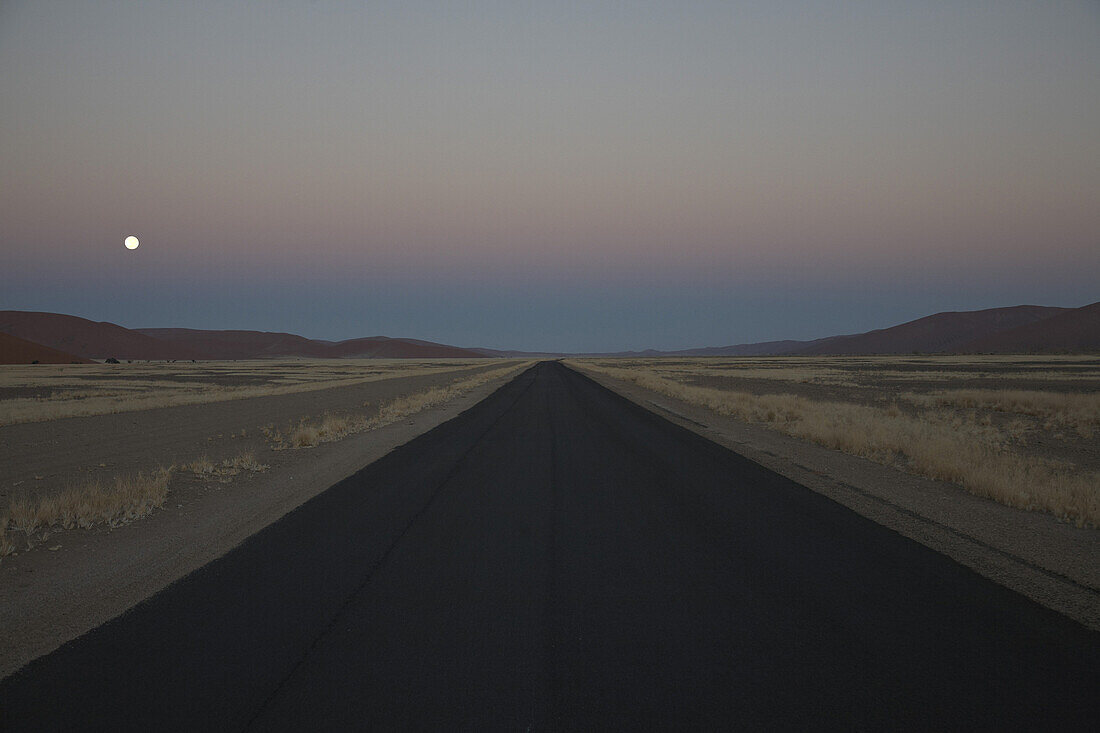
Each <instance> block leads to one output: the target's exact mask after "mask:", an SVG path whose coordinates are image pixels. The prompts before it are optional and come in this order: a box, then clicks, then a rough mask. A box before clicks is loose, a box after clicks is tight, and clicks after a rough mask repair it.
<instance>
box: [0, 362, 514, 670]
mask: <svg viewBox="0 0 1100 733" xmlns="http://www.w3.org/2000/svg"><path fill="white" fill-rule="evenodd" d="M500 366H501V365H500V364H493V365H489V366H488V367H486V369H491V368H494V367H496V368H499V367H500ZM479 371H482V370H480V369H479V370H469V369H464V370H461V371H456V372H449V373H444V374H433V375H421V376H413V377H404V378H394V379H388V380H385V381H380V382H370V383H366V384H361V385H355V386H352V387H339V388H334V389H327V390H318V391H313V392H308V393H299V394H290V395H279V396H271V397H257V398H249V399H242V400H233V401H230V402H218V403H210V404H204V405H191V406H181V407H172V408H162V409H157V410H145V411H141V412H133V413H122V414H116V415H102V416H96V417H88V418H69V419H65V420H54V421H50V422H46V423H28V424H22V425H12V426H7V427H4V428H0V466H2V467H3V471H2V475H0V485H2V486H3V489H0V490H2V491H3V495H0V501H9V500H10V499H11V498H13V497H14V496H18V495H21V494H23V493H31V494H38V493H43V492H48V491H49V490H54V489H56V488H58V487H63V486H64V485H65V484H66V483H67V482H71V481H73V480H77V479H82V478H84V479H86V478H104V479H107V478H109V477H111V476H115V475H121V474H125V473H127V472H134V471H139V470H141V471H144V470H150V469H154V468H156V467H157V466H168V465H171V464H173V463H180V462H182V461H187V460H193V459H194V458H196V457H198V456H201V455H205V456H208V457H210V458H211V459H213V460H215V461H217V460H221V459H223V458H228V457H232V456H234V455H239V454H241V453H242V452H245V451H252V452H254V453H255V455H256V458H257V459H258V461H259V462H260V463H262V464H265V465H267V466H268V467H269V468H268V470H266V471H264V472H262V473H255V474H253V473H248V472H245V473H242V474H240V475H238V476H235V477H233V478H232V480H231V481H229V482H226V483H222V482H219V481H216V480H203V479H200V478H197V477H194V476H188V475H184V474H174V475H173V477H172V480H171V483H170V485H169V492H170V493H169V496H168V502H167V504H166V506H165V508H164V509H162V510H158V511H156V512H154V513H153V514H152V515H151V516H149V517H147V518H145V519H142V520H140V521H137V522H134V523H132V524H128V525H124V526H122V527H118V528H115V529H108V528H98V529H94V530H81V529H74V530H67V531H56V532H52V533H51V534H50V536H49V537H48V538H47V539H46V540H45V541H42V542H38V543H37V544H36V546H35V548H34V549H33V550H31V551H29V552H26V551H24V552H19V553H18V554H17V555H14V556H9V557H7V558H4V559H3V561H2V562H0V628H2V629H3V630H4V633H3V634H0V677H3V676H5V675H7V674H10V673H11V672H13V671H15V670H16V669H18V668H19V667H21V666H22V665H23V664H25V663H26V662H28V661H30V660H31V659H34V658H36V657H39V656H41V655H43V654H46V653H48V652H50V651H52V650H53V649H55V648H57V647H58V646H60V645H61V644H63V643H64V642H66V641H68V640H70V639H73V638H76V637H77V636H80V635H81V634H83V633H85V632H86V631H88V630H89V629H92V628H94V627H96V626H98V625H100V624H102V623H104V622H105V621H107V620H109V619H111V618H114V617H116V616H118V615H119V614H121V613H123V612H125V611H126V610H127V609H129V608H131V607H132V606H134V605H135V604H136V603H138V602H140V601H141V600H143V599H145V598H147V597H149V596H150V595H152V594H153V593H155V592H157V591H158V590H160V589H162V588H164V587H166V586H167V585H169V584H171V583H172V582H174V581H176V580H178V579H179V578H182V577H183V576H185V575H187V574H188V573H190V572H191V571H193V570H195V569H196V568H199V567H201V566H203V565H205V564H206V563H208V562H210V561H211V560H213V559H215V558H217V557H220V556H221V555H223V554H224V553H225V552H227V551H228V550H230V549H231V548H233V547H234V546H236V545H237V544H239V543H240V542H241V541H243V540H244V539H245V538H247V537H249V536H250V535H252V534H254V533H255V532H256V531H258V530H260V529H262V528H263V527H265V526H267V525H268V524H270V523H272V522H274V521H275V520H277V519H278V518H280V517H281V516H283V515H284V514H286V513H287V512H288V511H290V510H292V509H294V508H295V507H297V506H299V505H300V504H302V503H303V502H305V501H306V500H308V499H310V498H312V497H313V496H315V495H317V494H318V493H320V492H322V491H324V490H325V489H327V488H329V487H330V486H332V485H334V484H335V483H337V482H339V481H340V480H342V479H344V478H346V477H347V476H350V475H351V474H353V473H355V472H356V471H358V470H359V469H361V468H363V467H364V466H366V465H368V464H370V463H372V462H373V461H375V460H377V459H378V458H380V457H381V456H383V455H385V454H386V453H388V452H389V451H391V450H392V449H394V448H396V447H397V446H400V445H403V444H404V443H406V442H408V441H409V440H412V439H413V438H415V437H416V436H418V435H420V434H422V433H424V432H426V431H428V430H431V429H432V428H434V427H435V426H437V425H439V424H441V423H443V422H445V421H447V420H449V419H451V418H453V417H454V416H456V415H458V414H459V413H460V412H462V411H464V410H465V409H467V408H468V407H470V406H472V405H474V404H476V403H477V402H478V401H480V400H481V399H483V398H484V397H486V396H487V395H489V394H490V393H492V392H493V391H494V390H495V389H497V388H498V387H500V386H501V385H502V384H503V383H505V382H506V381H508V380H509V379H511V378H513V377H514V376H515V374H514V373H513V374H511V375H508V376H502V377H499V378H496V379H494V380H493V381H491V382H488V383H486V384H483V385H481V386H479V387H476V388H474V389H473V390H471V391H469V392H467V393H465V394H463V395H460V396H459V397H457V398H455V399H453V400H451V401H450V402H448V403H447V404H445V405H442V406H440V407H437V408H430V409H427V410H423V411H421V412H418V413H415V414H413V415H411V416H409V417H407V418H405V419H402V420H400V421H398V422H395V423H392V424H390V425H386V426H384V427H381V428H378V429H375V430H370V431H367V432H363V433H358V434H355V435H351V436H349V437H347V438H344V439H343V440H339V441H335V442H331V443H322V444H320V445H317V446H315V447H312V448H304V449H296V450H272V449H271V448H270V444H269V442H268V441H266V440H265V438H264V437H263V435H262V434H261V431H260V428H261V427H262V426H265V425H269V424H272V423H274V424H276V425H282V424H286V423H294V422H297V421H298V420H300V419H303V418H309V417H317V416H319V415H320V414H323V413H325V412H341V411H345V412H352V413H358V414H364V413H365V414H368V415H369V414H372V411H374V412H376V411H377V408H378V405H379V404H382V403H385V402H388V401H390V400H393V399H395V398H397V397H400V396H402V395H408V394H413V393H416V392H420V391H423V390H425V389H428V388H430V387H433V386H445V385H447V384H450V383H451V382H452V381H453V380H455V379H458V378H463V379H464V378H468V377H470V376H472V375H474V374H476V373H477V372H479ZM364 403H366V406H364ZM242 430H243V431H244V436H243V437H242V436H241V432H240V431H242ZM101 464H102V465H101ZM36 476H41V477H42V478H41V479H37V480H36V479H35V477H36ZM14 535H15V541H16V542H17V543H21V542H22V538H21V537H20V536H19V533H18V532H16V533H14ZM20 549H22V545H20Z"/></svg>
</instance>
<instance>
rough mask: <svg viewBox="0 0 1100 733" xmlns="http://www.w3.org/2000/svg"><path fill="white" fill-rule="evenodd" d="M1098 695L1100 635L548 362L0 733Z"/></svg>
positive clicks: (1008, 708) (513, 719) (510, 720)
mask: <svg viewBox="0 0 1100 733" xmlns="http://www.w3.org/2000/svg"><path fill="white" fill-rule="evenodd" d="M0 633H2V630H0ZM1098 683H1100V634H1096V633H1093V632H1089V631H1087V630H1085V629H1084V628H1082V627H1080V626H1078V625H1077V624H1075V623H1073V622H1072V621H1070V620H1068V619H1066V618H1064V617H1062V616H1059V615H1058V614H1055V613H1054V612H1051V611H1048V610H1046V609H1044V608H1042V607H1040V606H1038V605H1036V604H1034V603H1032V602H1031V601H1028V600H1027V599H1025V598H1023V597H1022V596H1019V595H1017V594H1015V593H1012V592H1010V591H1008V590H1006V589H1004V588H1002V587H1000V586H998V585H995V584H994V583H992V582H990V581H987V580H985V579H983V578H981V577H980V576H978V575H976V574H974V573H973V572H971V571H969V570H967V569H966V568H964V567H962V566H960V565H958V564H957V563H955V562H954V561H952V560H950V559H948V558H946V557H944V556H942V555H939V554H937V553H935V552H933V551H931V550H929V549H927V548H925V547H923V546H921V545H919V544H917V543H915V542H911V541H909V540H907V539H904V538H903V537H901V536H899V535H897V534H895V533H893V532H891V531H890V530H887V529H885V528H883V527H880V526H878V525H876V524H874V523H872V522H870V521H867V520H865V519H863V518H861V517H860V516H858V515H856V514H854V513H852V512H850V511H848V510H847V509H845V508H843V507H841V506H839V505H837V504H834V503H833V502H831V501H829V500H827V499H825V498H823V497H821V496H819V495H818V494H815V493H813V492H811V491H810V490H808V489H806V488H804V487H802V486H799V485H798V484H795V483H793V482H791V481H789V480H787V479H785V478H782V477H780V476H778V475H776V474H774V473H772V472H769V471H768V470H766V469H764V468H762V467H761V466H759V465H757V464H754V463H752V462H751V461H748V460H747V459H745V458H742V457H740V456H738V455H736V454H734V453H732V452H730V451H728V450H726V449H724V448H722V447H720V446H717V445H715V444H713V443H710V442H708V441H706V440H704V439H703V438H701V437H699V436H697V435H695V434H693V433H691V432H688V431H686V430H683V429H681V428H679V427H677V426H675V425H673V424H671V423H669V422H668V421H666V420H664V419H663V418H661V417H659V416H656V415H654V414H652V413H649V412H647V411H645V410H643V409H641V408H639V407H637V406H635V405H634V404H632V403H630V402H628V401H626V400H624V399H623V398H621V397H619V396H617V395H615V394H613V393H611V392H609V391H608V390H606V389H604V388H603V387H600V386H599V385H597V384H595V383H594V382H592V381H591V380H589V379H587V378H585V377H583V376H581V375H579V374H577V373H575V372H572V371H569V370H568V369H566V368H565V367H563V366H561V365H559V364H556V363H552V362H545V363H542V364H539V365H538V366H536V367H535V368H533V369H531V370H529V371H527V372H525V373H524V374H522V375H521V376H519V377H518V378H516V379H515V380H514V381H513V382H511V383H509V384H508V385H506V386H504V387H502V388H501V389H500V390H499V391H497V392H496V393H494V394H493V395H492V396H490V397H489V398H488V399H486V400H484V401H483V402H481V403H480V404H479V405H477V406H476V407H474V408H472V409H470V410H468V411H467V412H465V413H463V414H462V415H460V416H459V417H457V418H455V419H454V420H451V421H450V422H448V423H446V424H444V425H441V426H440V427H439V428H437V429H435V430H433V431H431V432H430V433H427V434H425V435H423V436H421V437H419V438H417V439H416V440H414V441H412V442H410V443H408V444H407V445H405V446H403V447H402V448H400V449H398V450H396V451H394V452H393V453H391V454H389V455H388V456H386V457H385V458H383V459H382V460H380V461H377V462H376V463H374V464H372V465H370V466H368V467H367V468H365V469H364V470H362V471H361V472H359V473H358V474H356V475H355V476H353V477H351V478H349V479H347V480H346V481H344V482H342V483H340V484H338V485H336V486H334V487H333V488H331V489H329V490H328V491H327V492H325V493H324V494H322V495H320V496H318V497H316V498H315V499H313V500H312V501H310V502H308V503H307V504H305V505H303V506H302V507H300V508H299V509H297V510H295V511H294V512H292V513H290V514H288V515H287V516H286V517H284V518H283V519H282V520H280V521H279V522H277V523H275V524H274V525H272V526H270V527H268V528H267V529H265V530H264V531H262V532H260V533H258V534H257V535H255V536H253V537H252V538H250V539H249V540H248V541H247V542H245V543H244V544H242V545H241V546H239V547H238V548H237V549H235V550H234V551H232V552H231V553H229V554H228V555H226V556H224V557H223V558H221V559H219V560H217V561H215V562H213V563H211V564H209V565H207V566H206V567H204V568H202V569H200V570H198V571H196V572H195V573H193V574H191V575H190V576H188V577H186V578H184V579H183V580H181V581H179V582H177V583H175V584H174V585H172V586H170V587H169V588H167V589H166V590H164V591H163V592H161V593H159V594H158V595H156V596H154V597H153V598H151V599H149V600H147V601H146V602H144V603H142V604H140V605H139V606H137V607H136V608H134V609H133V610H132V611H130V612H129V613H127V614H125V615H123V616H122V617H120V618H118V619H115V620H113V621H111V622H110V623H107V624H105V625H104V626H102V627H100V628H98V629H95V630H94V631H92V632H90V633H88V634H87V635H85V636H84V637H82V638H80V639H77V640H76V641H74V642H72V643H70V644H67V645H66V646H64V647H62V648H61V649H59V650H58V651H56V652H55V653H53V654H50V655H48V656H46V657H43V658H42V659H39V660H37V661H35V662H33V663H32V664H30V665H28V666H27V667H25V668H24V669H23V670H22V671H20V672H18V673H17V674H15V675H13V676H11V677H9V678H8V679H7V680H5V681H4V682H3V683H0V716H2V717H0V721H2V722H0V727H3V728H6V729H13V730H14V729H25V730H54V729H73V730H90V729H99V730H102V729H134V730H169V729H179V730H240V729H255V730H271V729H283V730H315V729H322V730H331V729H348V728H351V729H365V728H372V729H384V730H385V729H425V728H427V729H437V730H452V729H476V730H498V729H499V730H528V729H531V730H548V729H549V730H573V729H638V728H641V729H652V728H676V729H760V728H769V729H785V728H791V727H797V728H842V729H866V728H872V729H881V728H885V729H899V728H905V729H925V730H932V729H974V728H978V729H999V730H1006V729H1030V730H1034V729H1037V728H1040V729H1058V730H1094V729H1095V728H1093V727H1092V726H1094V725H1095V724H1096V721H1097V720H1100V702H1098V696H1097V693H1098V692H1100V687H1098Z"/></svg>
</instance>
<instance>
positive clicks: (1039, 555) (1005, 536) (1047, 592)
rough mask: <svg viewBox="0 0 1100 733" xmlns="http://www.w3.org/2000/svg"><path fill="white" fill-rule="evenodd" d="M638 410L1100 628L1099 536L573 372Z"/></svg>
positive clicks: (615, 382)
mask: <svg viewBox="0 0 1100 733" xmlns="http://www.w3.org/2000/svg"><path fill="white" fill-rule="evenodd" d="M572 366H573V368H576V369H578V371H581V372H583V373H584V374H586V375H587V376H588V377H590V378H592V379H593V380H595V381H596V382H598V383H600V384H602V385H603V386H605V387H608V388H609V389H612V390H614V391H615V392H617V393H619V394H620V395H622V396H624V397H626V398H628V399H630V400H631V401H633V402H634V403H636V404H638V405H640V406H642V407H644V408H646V409H648V410H651V411H654V412H657V413H658V414H660V415H662V416H664V417H666V418H668V419H670V420H672V421H673V422H675V423H677V424H679V425H681V426H683V427H685V428H687V429H689V430H692V431H693V432H696V433H698V434H700V435H703V436H705V437H707V438H709V439H710V440H713V441H715V442H716V443H719V444H721V445H724V446H726V447H728V448H731V449H732V450H734V451H736V452H737V453H740V454H741V455H744V456H746V457H748V458H750V459H752V460H754V461H756V462H757V463H760V464H761V465H763V466H765V467H767V468H769V469H771V470H773V471H775V472H776V473H779V474H782V475H783V476H786V477H787V478H790V479H792V480H794V481H797V482H798V483H800V484H802V485H804V486H806V487H808V488H810V489H813V490H814V491H817V492H818V493H821V494H824V495H825V496H828V497H829V498H831V499H833V500H834V501H836V502H838V503H840V504H843V505H844V506H847V507H848V508H850V509H852V510H853V511H855V512H857V513H859V514H861V515H863V516H865V517H867V518H868V519H871V520H873V521H875V522H877V523H879V524H882V525H884V526H886V527H889V528H890V529H893V530H894V531H896V532H898V533H899V534H901V535H904V536H906V537H909V538H911V539H914V540H916V541H918V542H920V543H922V544H924V545H926V546H927V547H930V548H932V549H934V550H936V551H937V552H940V553H943V554H945V555H947V556H949V557H951V558H953V559H954V560H956V561H957V562H959V563H961V564H962V565H965V566H967V567H969V568H971V569H973V570H975V571H976V572H978V573H981V574H982V575H984V576H985V577H987V578H989V579H991V580H994V581H995V582H997V583H1000V584H1001V585H1003V586H1006V587H1008V588H1010V589H1012V590H1014V591H1016V592H1018V593H1021V594H1023V595H1025V596H1027V597H1029V598H1031V599H1033V600H1035V601H1037V602H1039V603H1041V604H1043V605H1045V606H1047V607H1048V608H1051V609H1053V610H1056V611H1058V612H1059V613H1062V614H1065V615H1066V616H1069V617H1070V618H1072V619H1074V620H1076V621H1078V622H1079V623H1081V624H1083V625H1084V626H1086V627H1088V628H1091V629H1094V630H1100V531H1098V530H1095V529H1081V528H1077V527H1074V526H1072V525H1070V524H1067V523H1064V522H1059V521H1057V520H1056V519H1054V518H1053V517H1051V516H1049V515H1046V514H1041V513H1038V512H1025V511H1020V510H1017V509H1013V508H1010V507H1006V506H1004V505H1001V504H998V503H996V502H993V501H990V500H987V499H982V498H979V497H976V496H974V495H972V494H969V493H967V492H966V491H964V490H963V489H962V488H960V487H958V486H955V485H953V484H949V483H945V482H940V481H933V480H930V479H925V478H920V477H917V476H912V475H910V474H907V473H903V472H901V471H898V470H896V469H893V468H890V467H888V466H883V465H880V464H877V463H874V462H872V461H869V460H866V459H863V458H858V457H855V456H850V455H847V454H844V453H840V452H839V451H833V450H829V449H826V448H823V447H821V446H818V445H814V444H812V443H808V442H804V441H801V440H798V439H796V438H791V437H788V436H785V435H782V434H780V433H777V432H775V431H772V430H768V429H766V428H763V427H759V426H755V425H750V424H747V423H743V422H740V421H738V420H735V419H733V418H729V417H725V416H722V415H719V414H717V413H715V412H712V411H710V410H707V409H706V408H703V407H699V406H697V405H692V404H688V403H686V402H683V401H681V400H677V399H674V398H672V397H668V396H665V395H662V394H657V393H654V392H652V391H649V390H646V389H644V388H641V387H639V386H637V385H635V384H632V383H627V382H623V381H622V380H618V379H614V378H612V377H609V376H607V375H605V374H602V373H599V372H596V371H592V370H588V369H584V368H583V365H572Z"/></svg>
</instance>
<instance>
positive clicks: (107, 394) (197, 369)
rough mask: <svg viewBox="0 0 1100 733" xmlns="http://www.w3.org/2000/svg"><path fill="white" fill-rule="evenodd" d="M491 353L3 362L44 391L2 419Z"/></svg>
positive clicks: (386, 371) (3, 412)
mask: <svg viewBox="0 0 1100 733" xmlns="http://www.w3.org/2000/svg"><path fill="white" fill-rule="evenodd" d="M493 361H494V360H490V359H471V360H464V359H462V360H458V359H456V360H445V361H441V360H388V359H371V360H363V359H332V360H320V361H316V360H297V359H296V360H288V361H268V360H258V361H251V362H210V363H202V364H182V363H180V364H133V365H127V366H126V367H125V368H121V369H120V368H119V367H118V366H110V365H108V366H105V365H92V364H80V365H72V366H70V365H57V366H56V367H50V368H40V367H41V365H38V366H37V367H36V368H29V367H23V366H21V365H13V366H10V367H9V366H6V365H5V367H4V368H3V369H0V386H8V385H18V386H20V387H29V388H35V389H37V390H38V391H39V392H40V394H39V396H35V397H18V398H13V399H6V400H0V425H13V424H16V423H24V422H38V421H42V420H56V419H60V418H66V417H76V416H88V415H106V414H110V413H117V412H131V411H135V410H148V409H153V408H158V407H173V406H177V405H196V404H205V403H208V402H222V401H225V400H236V399H242V398H247V397H262V396H268V395H282V394H292V393H299V392H310V391H314V390H318V389H329V388H332V387H341V386H349V385H354V384H363V383H366V382H376V381H381V380H385V379H392V378H395V377H404V376H411V375H414V374H445V373H449V372H461V371H464V370H469V369H477V368H480V367H484V366H486V365H488V364H491V363H493ZM46 390H49V393H48V395H47V394H46V393H45V392H46Z"/></svg>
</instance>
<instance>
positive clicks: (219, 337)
mask: <svg viewBox="0 0 1100 733" xmlns="http://www.w3.org/2000/svg"><path fill="white" fill-rule="evenodd" d="M138 333H141V334H144V335H146V336H151V337H153V338H156V339H158V340H160V341H163V342H165V343H168V344H173V345H175V346H178V347H180V348H191V349H195V350H199V351H202V352H204V353H207V354H211V358H214V359H264V358H269V357H274V356H295V357H306V358H311V359H334V358H345V359H347V358H363V359H441V358H443V359H446V358H461V359H483V358H485V355H483V354H481V353H479V352H477V351H475V350H473V349H463V348H460V347H458V346H448V345H446V344H437V343H433V342H431V341H418V340H416V339H402V338H389V337H387V336H368V337H365V338H357V339H348V340H346V341H337V342H332V341H318V340H314V339H307V338H305V337H303V336H296V335H294V334H292V333H268V332H266V331H204V330H198V329H191V328H143V329H138Z"/></svg>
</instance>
